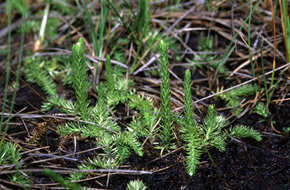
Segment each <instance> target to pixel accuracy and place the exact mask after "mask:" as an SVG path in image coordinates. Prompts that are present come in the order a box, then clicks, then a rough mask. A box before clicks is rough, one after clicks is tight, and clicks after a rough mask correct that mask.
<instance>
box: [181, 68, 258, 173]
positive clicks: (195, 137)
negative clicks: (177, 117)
mask: <svg viewBox="0 0 290 190" xmlns="http://www.w3.org/2000/svg"><path fill="white" fill-rule="evenodd" d="M190 81H191V75H190V71H189V70H187V71H186V72H185V79H184V105H185V122H184V124H183V126H182V130H181V132H182V133H183V140H184V141H185V143H186V145H185V151H186V154H187V156H186V165H187V166H186V170H187V172H188V174H189V175H191V176H192V175H194V174H195V173H196V170H197V167H198V164H199V163H200V158H201V155H202V153H203V152H207V151H208V149H209V148H212V147H214V148H217V149H218V150H219V151H221V152H224V151H225V149H226V139H227V138H228V135H231V136H234V137H236V138H239V139H240V138H253V139H255V140H257V141H261V140H262V138H261V135H260V134H259V133H258V132H257V131H256V130H254V129H252V128H250V127H246V126H242V125H240V126H235V127H230V129H229V131H227V130H226V129H224V128H225V126H227V125H228V124H229V122H228V121H227V120H226V118H225V117H224V116H222V115H217V113H216V111H215V107H214V106H213V105H210V106H209V107H208V114H207V116H206V118H205V120H204V121H203V124H202V125H197V124H196V122H195V120H194V114H193V108H192V97H191V90H190Z"/></svg>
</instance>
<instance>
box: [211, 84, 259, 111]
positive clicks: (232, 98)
mask: <svg viewBox="0 0 290 190" xmlns="http://www.w3.org/2000/svg"><path fill="white" fill-rule="evenodd" d="M222 90H223V88H221V89H220V90H219V89H218V90H217V91H218V92H219V91H222ZM255 92H256V90H255V86H253V85H251V84H246V85H243V86H241V87H238V88H235V89H233V90H230V91H228V92H225V93H222V94H220V95H218V97H220V98H221V99H222V100H224V101H225V102H226V106H227V107H234V108H232V110H231V111H232V112H233V113H234V114H235V115H236V116H238V115H239V114H240V113H241V112H242V111H243V110H242V109H238V107H237V106H238V105H239V104H240V103H241V101H242V99H243V98H246V97H249V96H251V95H254V94H255Z"/></svg>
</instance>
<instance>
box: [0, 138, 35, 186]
mask: <svg viewBox="0 0 290 190" xmlns="http://www.w3.org/2000/svg"><path fill="white" fill-rule="evenodd" d="M20 160H21V154H20V149H18V148H17V145H15V144H12V143H10V142H8V143H6V142H4V143H3V144H2V146H1V147H0V165H5V164H18V163H19V162H20ZM9 178H10V181H12V182H15V183H19V184H22V185H28V184H30V180H29V179H27V178H26V177H25V176H23V175H22V174H21V173H20V172H17V173H15V174H12V175H10V176H9Z"/></svg>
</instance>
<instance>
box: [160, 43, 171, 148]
mask: <svg viewBox="0 0 290 190" xmlns="http://www.w3.org/2000/svg"><path fill="white" fill-rule="evenodd" d="M159 53H160V59H161V65H160V66H161V69H160V70H161V93H160V99H161V115H162V120H161V123H162V124H161V129H162V130H161V134H160V140H161V146H162V147H163V148H165V149H167V150H168V149H169V148H170V147H172V142H171V141H172V139H173V134H172V128H171V125H172V122H171V117H172V114H171V108H170V104H171V101H170V97H171V96H170V81H169V70H168V64H169V63H168V57H167V53H168V49H167V44H166V43H165V42H164V41H163V40H161V41H160V42H159Z"/></svg>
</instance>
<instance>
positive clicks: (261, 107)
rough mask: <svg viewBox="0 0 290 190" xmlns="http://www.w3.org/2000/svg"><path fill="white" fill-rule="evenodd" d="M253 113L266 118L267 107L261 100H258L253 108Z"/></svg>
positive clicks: (267, 113)
mask: <svg viewBox="0 0 290 190" xmlns="http://www.w3.org/2000/svg"><path fill="white" fill-rule="evenodd" d="M253 112H254V113H256V114H259V115H260V116H262V117H263V118H264V119H267V118H268V115H269V112H270V111H269V108H267V107H266V106H265V104H263V103H262V102H259V103H258V104H257V105H256V106H255V107H254V110H253Z"/></svg>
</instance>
